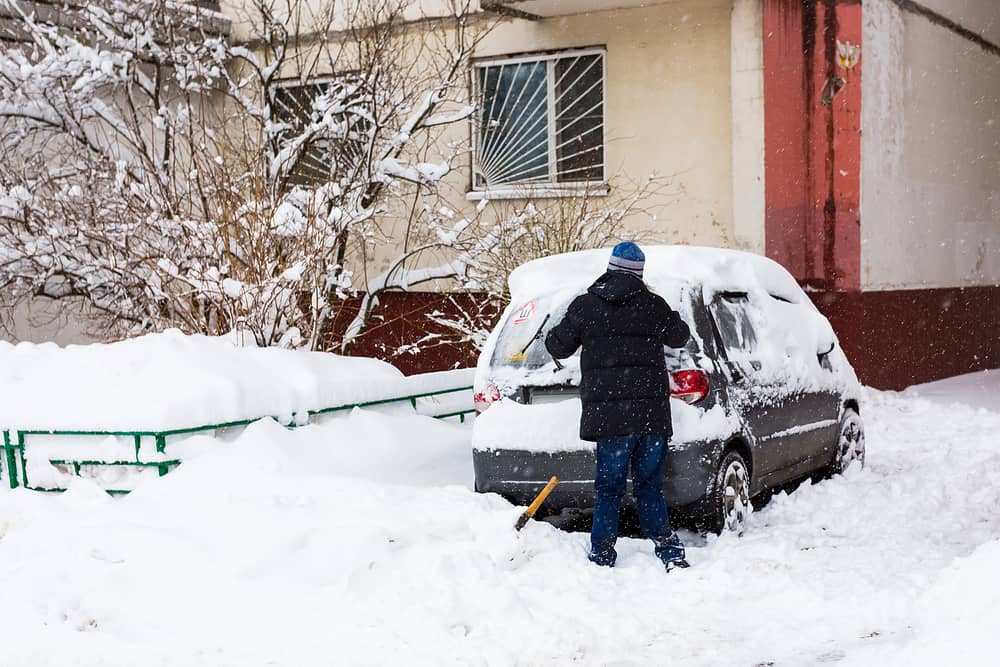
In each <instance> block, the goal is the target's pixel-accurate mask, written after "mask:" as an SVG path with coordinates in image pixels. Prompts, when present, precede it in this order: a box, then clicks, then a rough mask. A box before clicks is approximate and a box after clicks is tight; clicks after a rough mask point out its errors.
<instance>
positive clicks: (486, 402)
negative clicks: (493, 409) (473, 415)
mask: <svg viewBox="0 0 1000 667" xmlns="http://www.w3.org/2000/svg"><path fill="white" fill-rule="evenodd" d="M466 396H468V394H466ZM472 400H473V402H474V403H475V404H476V412H484V411H485V410H486V408H488V407H490V406H491V405H493V404H494V403H496V402H497V401H499V400H500V390H499V389H497V388H496V387H494V386H493V385H491V384H488V385H486V388H485V389H483V390H482V391H477V392H476V393H475V394H474V395H473V397H472Z"/></svg>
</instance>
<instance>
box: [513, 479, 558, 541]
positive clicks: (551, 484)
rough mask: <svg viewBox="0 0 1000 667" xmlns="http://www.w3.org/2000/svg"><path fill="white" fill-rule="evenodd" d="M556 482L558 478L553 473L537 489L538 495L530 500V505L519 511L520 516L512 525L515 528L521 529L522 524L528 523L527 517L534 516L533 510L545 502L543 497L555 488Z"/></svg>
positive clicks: (536, 509)
mask: <svg viewBox="0 0 1000 667" xmlns="http://www.w3.org/2000/svg"><path fill="white" fill-rule="evenodd" d="M558 483H559V478H558V477H556V476H555V475H553V476H552V478H551V479H550V480H549V483H548V484H546V485H545V488H543V489H542V490H541V491H539V492H538V495H537V496H535V499H534V500H532V501H531V504H530V505H528V509H526V510H524V512H522V513H521V516H520V518H518V520H517V523H516V524H515V525H514V529H515V530H521V529H522V528H524V526H525V525H526V524H527V523H528V519H530V518H531V517H533V516H535V512H537V511H538V508H539V507H541V506H542V503H544V502H545V499H546V498H548V497H549V494H550V493H552V489H554V488H556V484H558Z"/></svg>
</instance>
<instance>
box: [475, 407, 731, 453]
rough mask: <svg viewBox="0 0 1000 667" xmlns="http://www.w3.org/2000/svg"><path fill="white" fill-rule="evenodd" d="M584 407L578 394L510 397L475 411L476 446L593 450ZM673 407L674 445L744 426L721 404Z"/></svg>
mask: <svg viewBox="0 0 1000 667" xmlns="http://www.w3.org/2000/svg"><path fill="white" fill-rule="evenodd" d="M581 410H582V404H581V403H580V399H579V398H571V399H567V400H565V401H558V402H555V403H546V404H541V405H524V404H521V403H518V402H516V401H512V400H507V399H505V400H502V401H500V402H498V403H495V404H493V405H492V406H491V407H490V408H489V409H488V410H487V411H486V412H484V413H483V414H481V415H479V416H478V417H476V421H475V424H474V425H473V431H472V446H473V448H474V449H477V450H480V451H487V450H509V449H514V450H523V451H531V452H571V451H580V450H593V449H594V446H595V443H593V442H588V441H586V440H581V439H580V438H579V435H578V434H579V432H580V413H581ZM670 412H671V416H672V417H673V426H674V435H673V437H672V438H671V440H670V444H669V448H670V449H674V450H678V449H684V448H686V447H688V446H689V445H691V444H692V443H695V442H707V441H712V442H720V441H721V442H724V441H725V440H727V439H728V438H729V437H730V436H731V435H732V434H733V433H735V432H737V431H738V430H739V421H738V420H737V419H736V417H735V416H733V415H727V414H726V411H725V410H724V409H723V407H722V406H721V405H716V406H715V407H713V408H712V409H711V410H702V409H701V408H698V407H695V406H693V405H688V404H687V403H685V402H683V401H679V400H677V399H671V400H670Z"/></svg>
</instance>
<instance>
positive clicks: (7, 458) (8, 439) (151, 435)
mask: <svg viewBox="0 0 1000 667" xmlns="http://www.w3.org/2000/svg"><path fill="white" fill-rule="evenodd" d="M461 391H467V392H470V403H471V392H472V386H471V385H470V386H461V387H453V388H447V389H438V390H435V391H426V392H421V393H417V394H407V395H403V396H395V397H390V398H384V399H379V400H374V401H363V402H356V403H347V404H344V405H337V406H333V407H328V408H321V409H318V410H308V411H306V412H305V413H304V414H303V413H293V414H292V415H291V420H290V421H288V422H287V423H285V422H282V421H281V420H280V419H279V418H278V417H274V416H264V417H255V418H252V419H240V420H236V421H229V422H221V423H217V424H205V425H203V426H192V427H186V428H173V429H164V430H158V431H157V430H109V431H100V430H86V429H51V430H43V429H4V430H3V441H2V445H0V480H2V479H4V478H6V480H7V483H8V484H9V486H10V488H12V489H16V488H18V487H23V488H26V489H30V490H32V491H44V492H62V491H65V490H66V488H65V487H55V486H35V485H32V483H31V482H30V480H29V479H28V465H27V457H26V456H25V449H26V447H27V444H26V441H27V439H28V438H29V437H31V436H36V437H37V436H83V437H104V438H107V437H130V438H132V440H133V444H134V448H135V459H134V460H131V459H122V458H115V459H111V460H107V459H100V458H91V457H88V458H81V459H74V458H66V457H58V458H50V459H47V460H48V462H49V464H51V465H53V466H60V467H63V468H67V469H69V470H71V471H72V474H74V475H76V476H80V472H81V469H82V468H83V467H84V466H87V467H92V466H105V467H135V468H140V469H155V470H156V471H157V472H158V474H159V476H160V477H162V476H164V475H166V474H167V473H168V472H170V471H171V470H172V469H173V468H175V467H177V466H179V465H180V464H181V460H180V459H179V458H177V457H168V456H167V455H166V449H167V439H168V438H172V437H177V436H183V435H193V434H197V433H207V432H216V431H221V430H226V429H231V428H238V427H244V426H248V425H250V424H252V423H254V422H256V421H259V420H261V419H273V420H274V421H276V422H278V423H280V424H282V425H283V426H285V427H287V428H296V427H298V426H302V425H304V423H308V419H311V418H312V417H316V416H321V415H327V414H331V413H335V412H342V411H344V410H353V409H354V408H370V407H375V406H379V405H388V404H392V403H405V402H409V403H410V405H411V406H413V408H414V409H415V410H416V409H417V401H418V399H421V398H431V397H436V396H443V395H446V394H454V393H457V392H461ZM473 412H475V408H474V407H471V406H470V407H468V408H467V409H466V408H462V409H458V410H455V409H447V410H445V411H443V412H438V411H434V412H433V413H432V414H427V415H425V416H429V417H434V418H436V419H447V418H450V417H458V418H459V420H460V421H462V422H463V423H464V422H465V416H466V415H467V414H471V413H473ZM302 417H306V418H307V419H306V421H305V422H304V423H303V422H302ZM143 438H146V439H147V440H148V439H152V441H153V444H154V447H155V452H156V454H157V455H158V456H159V455H162V456H163V458H152V459H148V458H147V459H145V460H144V459H143V457H142V455H141V452H142V445H143ZM105 491H106V492H107V493H108V494H110V495H124V494H127V493H129V492H130V491H131V489H114V488H109V489H105Z"/></svg>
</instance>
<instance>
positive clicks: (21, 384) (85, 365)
mask: <svg viewBox="0 0 1000 667" xmlns="http://www.w3.org/2000/svg"><path fill="white" fill-rule="evenodd" d="M463 381H468V384H470V385H471V371H469V372H468V378H462V377H460V375H455V374H454V373H449V374H433V375H431V376H430V377H428V376H424V377H420V376H416V377H411V378H406V377H404V376H403V374H402V373H401V372H399V371H398V370H396V369H395V368H394V367H393V366H391V365H389V364H387V363H385V362H382V361H378V360H375V359H366V358H360V357H343V356H339V355H335V354H329V353H322V352H303V351H293V350H283V349H277V348H256V347H236V346H234V345H233V344H232V343H231V342H229V340H227V339H226V338H212V337H207V336H198V335H195V336H188V335H184V334H182V333H181V332H179V331H176V330H174V331H167V332H164V333H159V334H150V335H147V336H142V337H140V338H135V339H131V340H126V341H121V342H117V343H110V344H104V345H101V344H96V345H69V346H67V347H65V348H61V347H59V346H57V345H54V344H52V343H45V344H40V345H36V344H31V343H19V344H16V345H12V344H10V343H6V342H0V428H4V429H7V428H11V429H13V428H17V429H25V430H27V429H87V430H104V431H107V430H132V429H138V430H166V429H171V428H185V427H192V426H201V425H206V424H218V423H224V422H230V421H238V420H244V419H255V418H258V417H265V416H274V417H278V418H279V419H281V420H282V421H285V422H288V421H291V420H292V416H293V415H295V414H296V413H304V412H306V411H308V410H319V409H323V408H328V407H334V406H339V405H344V404H352V403H363V402H369V401H377V400H383V399H386V398H393V397H397V396H401V395H406V394H416V393H424V392H428V391H434V390H436V389H441V388H443V387H454V386H456V382H460V383H461V382H463ZM466 402H471V396H470V397H469V398H468V399H467V401H466Z"/></svg>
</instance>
